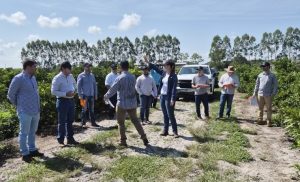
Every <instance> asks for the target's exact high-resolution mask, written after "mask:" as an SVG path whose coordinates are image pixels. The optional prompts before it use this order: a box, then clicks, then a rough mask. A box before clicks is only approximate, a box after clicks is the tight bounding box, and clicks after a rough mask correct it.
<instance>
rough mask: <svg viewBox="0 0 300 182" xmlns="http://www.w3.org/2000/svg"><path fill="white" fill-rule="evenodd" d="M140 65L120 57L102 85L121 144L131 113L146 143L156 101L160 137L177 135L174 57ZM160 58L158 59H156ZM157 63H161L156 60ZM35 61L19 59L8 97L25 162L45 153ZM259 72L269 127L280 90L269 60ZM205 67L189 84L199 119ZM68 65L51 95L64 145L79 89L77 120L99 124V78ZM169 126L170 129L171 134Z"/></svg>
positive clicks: (233, 79)
mask: <svg viewBox="0 0 300 182" xmlns="http://www.w3.org/2000/svg"><path fill="white" fill-rule="evenodd" d="M143 62H144V64H143V66H142V67H141V70H142V75H141V76H139V77H138V78H137V79H136V78H135V76H134V75H132V74H131V73H129V72H128V70H129V62H128V61H121V62H120V64H119V66H120V72H119V71H118V66H117V65H116V64H113V65H111V73H109V74H108V75H107V76H106V79H105V83H104V84H105V86H106V88H107V90H108V91H107V93H106V94H105V95H104V100H105V101H106V102H107V103H110V109H109V117H110V118H111V119H113V118H114V117H116V120H117V122H118V125H119V133H120V143H119V144H120V145H121V146H127V142H126V140H127V137H126V134H125V130H126V128H125V119H126V116H127V114H128V115H129V117H130V119H131V121H132V123H133V125H134V127H135V128H136V130H137V132H138V133H139V135H140V137H141V139H142V141H143V143H144V145H148V144H149V141H148V139H147V136H146V133H145V131H144V129H143V125H145V124H150V123H151V121H150V120H149V109H150V107H156V102H157V101H158V99H159V100H160V106H161V110H162V113H163V120H164V127H163V130H162V132H161V134H160V135H161V136H167V135H173V136H174V137H175V138H178V137H179V135H178V128H177V122H176V118H175V113H174V111H175V103H176V100H177V96H176V87H177V82H178V79H177V75H176V72H175V62H174V61H172V60H167V61H165V62H164V63H163V68H161V67H159V66H158V64H153V63H154V61H153V60H151V61H149V59H148V57H147V56H145V57H144V61H143ZM156 63H158V62H156ZM160 64H161V63H160ZM36 66H37V62H36V61H35V60H33V59H29V58H25V59H24V61H23V71H22V72H21V73H19V74H18V75H16V76H15V77H14V78H13V80H12V82H11V84H10V86H9V90H8V99H9V100H10V102H11V103H12V104H13V105H15V106H16V108H17V114H18V118H19V121H20V125H19V127H20V132H19V145H20V152H21V154H22V159H23V160H24V161H26V162H30V161H32V158H33V157H42V156H44V154H43V153H41V152H40V151H39V150H38V149H37V148H36V145H35V133H36V131H37V128H38V123H39V119H40V96H39V91H38V84H37V81H36V77H35V72H36ZM261 67H262V68H263V72H262V73H261V74H260V75H258V77H257V80H256V85H255V89H254V94H253V95H254V96H256V97H257V98H258V103H259V110H260V112H259V119H258V124H266V122H264V120H263V109H264V106H265V105H266V106H267V113H268V114H267V121H268V126H271V125H272V116H271V113H272V97H273V96H274V95H276V93H277V90H278V85H277V80H276V77H275V75H274V74H273V73H271V72H270V67H271V66H270V64H269V63H267V62H266V63H264V64H263V65H261ZM203 69H204V68H203V67H201V66H199V68H198V74H196V75H195V77H194V79H193V80H192V83H191V84H192V88H194V89H195V104H196V113H197V117H198V118H199V119H203V117H202V116H201V112H200V104H201V103H203V106H204V114H205V118H207V119H208V118H209V117H210V115H209V102H208V93H207V89H208V88H209V79H208V77H207V76H206V75H205V74H204V71H203ZM71 71H72V65H71V64H70V62H63V63H62V64H61V65H60V72H59V73H58V74H57V75H56V76H55V77H54V78H53V80H52V86H51V94H52V95H54V96H56V110H57V117H58V125H57V141H58V143H59V144H62V145H64V144H65V139H67V144H68V145H77V144H79V143H78V142H77V141H76V140H75V139H74V132H73V126H72V124H73V122H74V120H75V102H74V97H75V95H76V93H78V97H79V99H80V101H81V102H80V103H81V106H82V112H81V125H82V126H83V127H84V126H85V125H86V120H87V119H88V118H90V121H91V125H92V126H94V127H99V125H98V124H97V123H96V119H95V113H94V104H95V101H97V99H98V90H97V82H96V79H95V75H94V74H93V73H92V65H91V64H89V63H85V64H84V65H83V72H82V73H81V74H79V76H78V78H77V82H76V80H75V78H74V77H73V75H72V74H71ZM234 72H235V70H234V67H233V66H229V67H228V69H227V73H225V74H224V75H222V76H221V78H220V80H219V86H220V87H221V97H220V109H219V114H218V117H217V119H221V118H223V113H224V108H225V104H227V111H226V116H227V117H230V113H231V107H232V102H233V97H234V93H235V89H236V88H237V87H238V86H239V79H238V76H237V75H236V74H235V73H234ZM137 94H138V95H139V100H140V117H139V118H138V116H137V105H138V104H137ZM169 125H171V127H172V130H173V133H172V134H169Z"/></svg>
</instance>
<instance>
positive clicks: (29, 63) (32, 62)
mask: <svg viewBox="0 0 300 182" xmlns="http://www.w3.org/2000/svg"><path fill="white" fill-rule="evenodd" d="M35 64H37V62H36V61H35V60H33V59H30V58H25V59H24V61H23V70H25V69H26V68H27V67H28V66H30V67H31V66H33V65H35Z"/></svg>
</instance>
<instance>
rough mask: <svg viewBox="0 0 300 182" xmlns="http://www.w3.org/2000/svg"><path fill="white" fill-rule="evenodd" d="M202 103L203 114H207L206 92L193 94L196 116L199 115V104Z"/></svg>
mask: <svg viewBox="0 0 300 182" xmlns="http://www.w3.org/2000/svg"><path fill="white" fill-rule="evenodd" d="M201 102H202V103H203V106H204V113H205V116H206V117H208V116H209V108H208V94H207V93H206V94H202V95H195V103H196V113H197V116H198V117H201V112H200V104H201Z"/></svg>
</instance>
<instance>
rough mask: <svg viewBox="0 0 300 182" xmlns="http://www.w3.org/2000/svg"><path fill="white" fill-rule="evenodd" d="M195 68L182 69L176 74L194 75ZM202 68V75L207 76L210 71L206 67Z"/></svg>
mask: <svg viewBox="0 0 300 182" xmlns="http://www.w3.org/2000/svg"><path fill="white" fill-rule="evenodd" d="M197 68H198V67H182V68H181V70H180V71H179V73H178V74H179V75H186V74H196V73H198V70H197ZM203 68H204V69H203V71H204V74H206V75H209V74H210V71H209V69H208V67H203Z"/></svg>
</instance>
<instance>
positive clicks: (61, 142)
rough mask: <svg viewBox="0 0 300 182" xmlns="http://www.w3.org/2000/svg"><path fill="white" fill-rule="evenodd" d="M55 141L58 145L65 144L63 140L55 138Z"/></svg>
mask: <svg viewBox="0 0 300 182" xmlns="http://www.w3.org/2000/svg"><path fill="white" fill-rule="evenodd" d="M57 142H58V143H59V144H60V145H65V144H64V140H61V139H57Z"/></svg>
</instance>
